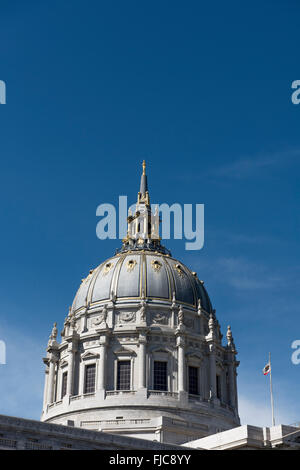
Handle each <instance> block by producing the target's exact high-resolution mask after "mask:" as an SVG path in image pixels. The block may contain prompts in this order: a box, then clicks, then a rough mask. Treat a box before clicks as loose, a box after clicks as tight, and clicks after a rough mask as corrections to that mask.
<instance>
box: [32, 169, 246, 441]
mask: <svg viewBox="0 0 300 470" xmlns="http://www.w3.org/2000/svg"><path fill="white" fill-rule="evenodd" d="M159 221H160V220H159V217H158V214H157V211H156V210H155V211H154V214H153V212H152V209H151V205H150V197H149V192H148V184H147V176H146V173H145V164H143V174H142V178H141V185H140V191H139V192H138V199H137V204H136V210H135V212H134V214H132V213H131V212H130V211H129V214H128V217H127V222H128V226H127V235H126V237H125V238H124V239H123V241H122V247H121V248H120V250H119V251H117V252H116V253H115V255H114V256H111V257H110V258H108V259H107V260H106V261H104V262H103V263H102V264H100V265H99V266H98V267H96V268H95V269H93V270H91V271H90V273H89V274H88V276H87V277H86V278H85V279H83V280H82V282H81V285H80V287H79V289H78V292H77V294H76V296H75V299H74V301H73V305H72V307H70V310H69V312H68V315H67V317H66V318H65V321H64V325H63V329H62V331H61V342H60V343H58V341H57V336H58V329H57V324H56V323H55V324H54V326H53V329H52V331H51V334H50V337H49V341H48V344H47V356H46V357H44V358H43V361H44V363H45V365H46V368H45V389H44V401H43V412H42V418H41V419H42V420H43V421H46V422H54V423H58V424H67V425H69V426H70V425H73V426H75V427H79V428H82V429H93V430H100V431H103V432H110V433H116V434H123V435H129V436H136V437H140V438H144V439H150V440H154V439H155V440H158V441H160V442H168V443H174V444H182V443H184V442H188V441H189V440H195V439H198V438H201V437H204V436H207V435H209V434H214V433H216V432H219V431H221V430H225V429H231V428H233V427H235V426H238V425H239V424H240V421H239V417H238V403H237V384H236V375H237V374H236V368H237V366H238V364H239V362H238V361H236V354H237V351H236V348H235V344H234V341H233V337H232V332H231V328H230V327H228V329H227V334H226V340H227V341H226V344H224V345H223V344H222V338H223V335H222V333H221V328H220V324H219V322H218V320H217V318H216V313H215V310H213V309H212V306H211V302H210V299H209V296H208V294H207V292H206V290H205V287H204V285H203V281H200V280H199V279H198V277H197V274H196V273H193V272H192V271H190V269H188V268H187V267H186V266H185V265H184V264H183V263H181V262H180V261H178V260H177V259H175V258H173V257H172V255H171V253H170V252H169V251H168V249H167V248H165V247H164V246H162V244H161V242H160V237H159Z"/></svg>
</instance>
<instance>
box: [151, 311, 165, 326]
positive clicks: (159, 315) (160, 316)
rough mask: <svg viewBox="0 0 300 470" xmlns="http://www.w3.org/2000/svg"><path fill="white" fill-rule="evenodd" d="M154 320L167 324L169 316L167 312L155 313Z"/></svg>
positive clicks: (154, 321)
mask: <svg viewBox="0 0 300 470" xmlns="http://www.w3.org/2000/svg"><path fill="white" fill-rule="evenodd" d="M152 322H153V323H157V324H159V325H167V323H168V317H167V315H166V314H165V313H155V314H154V315H153V317H152Z"/></svg>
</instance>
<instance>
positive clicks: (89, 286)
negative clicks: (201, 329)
mask: <svg viewBox="0 0 300 470" xmlns="http://www.w3.org/2000/svg"><path fill="white" fill-rule="evenodd" d="M143 295H145V297H146V298H147V299H148V300H155V301H156V302H157V301H163V302H166V301H168V302H172V300H174V299H175V300H176V302H177V303H181V304H186V305H187V306H191V307H194V308H196V307H197V306H198V304H199V301H200V304H201V307H202V308H203V309H204V310H205V311H206V312H208V313H210V312H211V311H212V306H211V302H210V299H209V296H208V294H207V292H206V289H205V287H204V285H203V281H199V279H198V278H197V275H196V273H193V272H192V271H190V270H189V269H188V268H187V267H186V266H185V265H184V264H183V263H181V262H180V261H178V260H176V259H174V258H172V257H171V256H169V255H165V254H162V253H154V252H152V251H143V252H141V251H127V252H124V253H119V254H117V255H116V256H114V257H112V258H109V259H107V260H106V261H104V263H102V264H100V265H99V266H98V267H97V268H96V269H94V270H92V271H90V274H89V275H88V276H87V278H86V279H83V280H82V283H81V286H80V287H79V289H78V292H77V294H76V296H75V299H74V302H73V305H72V311H73V312H77V311H79V310H80V309H82V308H86V307H87V306H88V305H90V306H93V305H95V304H98V303H101V302H103V303H105V302H106V301H108V300H109V299H110V298H111V297H112V296H113V297H115V299H116V300H118V301H121V300H124V301H125V300H126V299H128V300H129V299H130V300H133V299H136V300H140V299H141V297H142V296H143Z"/></svg>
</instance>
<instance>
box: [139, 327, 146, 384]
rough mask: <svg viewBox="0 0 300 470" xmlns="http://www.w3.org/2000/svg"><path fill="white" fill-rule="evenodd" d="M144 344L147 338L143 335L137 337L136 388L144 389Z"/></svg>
mask: <svg viewBox="0 0 300 470" xmlns="http://www.w3.org/2000/svg"><path fill="white" fill-rule="evenodd" d="M146 343H147V337H146V334H145V333H141V334H140V336H139V360H138V366H139V383H138V388H146Z"/></svg>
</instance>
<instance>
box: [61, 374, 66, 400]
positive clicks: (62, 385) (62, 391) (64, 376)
mask: <svg viewBox="0 0 300 470" xmlns="http://www.w3.org/2000/svg"><path fill="white" fill-rule="evenodd" d="M67 380H68V372H64V373H63V375H62V384H61V397H62V398H63V397H64V396H65V395H66V393H67Z"/></svg>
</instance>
